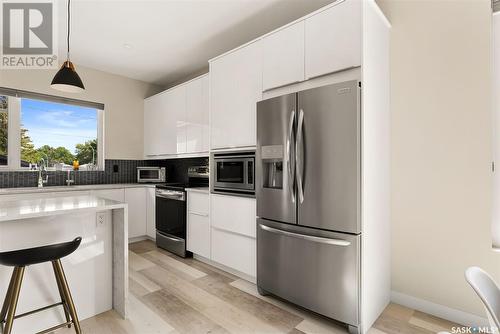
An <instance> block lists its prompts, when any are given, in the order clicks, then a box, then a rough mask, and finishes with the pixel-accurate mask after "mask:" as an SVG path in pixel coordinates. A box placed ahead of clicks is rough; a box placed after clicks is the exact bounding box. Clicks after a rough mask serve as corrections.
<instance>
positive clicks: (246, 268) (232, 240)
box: [211, 228, 257, 277]
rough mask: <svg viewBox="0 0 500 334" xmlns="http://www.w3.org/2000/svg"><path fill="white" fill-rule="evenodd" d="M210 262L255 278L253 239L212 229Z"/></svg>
mask: <svg viewBox="0 0 500 334" xmlns="http://www.w3.org/2000/svg"><path fill="white" fill-rule="evenodd" d="M211 244H212V261H215V262H218V263H220V264H223V265H225V266H226V267H229V268H232V269H235V270H238V271H240V272H242V273H244V274H247V275H249V276H251V277H255V276H256V258H257V245H256V241H255V238H250V237H247V236H244V235H239V234H233V233H231V232H226V231H224V230H220V229H218V228H212V243H211Z"/></svg>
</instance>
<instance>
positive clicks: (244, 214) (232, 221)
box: [210, 194, 256, 238]
mask: <svg viewBox="0 0 500 334" xmlns="http://www.w3.org/2000/svg"><path fill="white" fill-rule="evenodd" d="M228 208H231V209H230V210H228ZM210 215H211V217H212V219H211V224H212V226H213V227H217V228H218V229H221V230H225V231H230V232H233V233H238V234H242V235H246V236H249V237H253V238H255V219H256V206H255V198H246V197H238V196H228V195H216V194H211V195H210Z"/></svg>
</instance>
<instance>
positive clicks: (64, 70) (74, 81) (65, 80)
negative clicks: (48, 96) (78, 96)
mask: <svg viewBox="0 0 500 334" xmlns="http://www.w3.org/2000/svg"><path fill="white" fill-rule="evenodd" d="M50 85H51V86H52V88H55V89H57V90H60V91H63V92H68V93H78V92H81V91H83V90H84V89H85V86H84V85H83V82H82V79H80V76H79V75H78V73H76V71H75V66H74V65H73V63H72V62H70V61H69V60H67V61H65V62H64V64H63V66H62V67H61V69H60V70H59V71H58V72H57V73H56V75H55V76H54V79H52V83H51V84H50Z"/></svg>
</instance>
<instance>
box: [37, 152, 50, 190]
mask: <svg viewBox="0 0 500 334" xmlns="http://www.w3.org/2000/svg"><path fill="white" fill-rule="evenodd" d="M39 162H41V164H40V167H38V188H43V185H44V184H46V183H47V182H49V173H47V167H46V165H45V160H44V159H43V158H40V161H39ZM43 171H45V180H44V179H43V178H42V172H43Z"/></svg>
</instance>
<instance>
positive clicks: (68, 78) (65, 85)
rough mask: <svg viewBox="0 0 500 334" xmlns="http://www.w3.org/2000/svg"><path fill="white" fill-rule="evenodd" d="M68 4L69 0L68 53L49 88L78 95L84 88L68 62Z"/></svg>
mask: <svg viewBox="0 0 500 334" xmlns="http://www.w3.org/2000/svg"><path fill="white" fill-rule="evenodd" d="M70 2H71V0H68V39H67V43H68V51H67V59H66V61H65V62H64V64H63V65H62V67H61V69H60V70H59V71H57V73H56V75H55V76H54V79H52V83H51V84H50V86H51V87H52V88H54V89H57V90H60V91H63V92H68V93H79V92H82V91H83V90H84V89H85V86H83V82H82V79H80V76H79V75H78V73H76V71H75V66H74V65H73V63H72V62H71V61H70V60H69V31H70V17H71V14H70Z"/></svg>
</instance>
